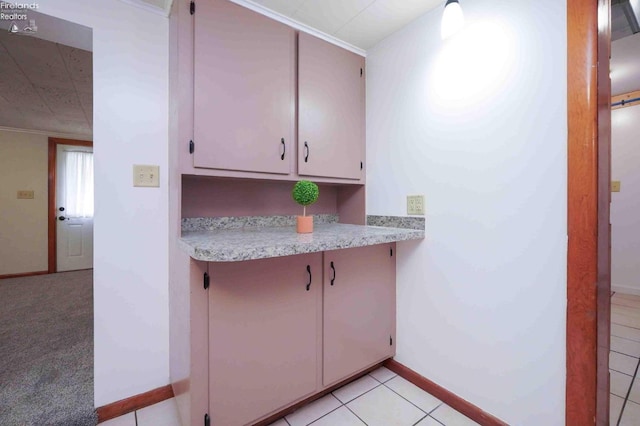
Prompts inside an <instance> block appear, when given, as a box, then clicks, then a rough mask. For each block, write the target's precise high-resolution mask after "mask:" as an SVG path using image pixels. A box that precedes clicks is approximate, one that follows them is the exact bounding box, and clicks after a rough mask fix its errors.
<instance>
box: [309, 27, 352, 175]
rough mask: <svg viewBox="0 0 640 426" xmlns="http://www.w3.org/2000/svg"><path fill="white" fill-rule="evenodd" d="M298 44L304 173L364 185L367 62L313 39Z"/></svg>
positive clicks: (343, 50)
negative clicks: (365, 68) (361, 181)
mask: <svg viewBox="0 0 640 426" xmlns="http://www.w3.org/2000/svg"><path fill="white" fill-rule="evenodd" d="M298 40H299V41H298V102H299V104H298V109H299V112H298V173H299V174H300V175H309V176H322V177H335V178H347V179H360V177H361V176H362V175H363V173H364V172H363V171H362V169H361V162H362V161H364V158H363V154H364V118H365V116H364V111H365V109H364V108H365V104H364V75H363V74H364V72H363V70H364V58H363V57H361V56H359V55H356V54H355V53H352V52H349V51H347V50H345V49H342V48H340V47H337V46H335V45H332V44H330V43H327V42H326V41H323V40H320V39H318V38H316V37H313V36H311V35H309V34H305V33H300V34H299V39H298Z"/></svg>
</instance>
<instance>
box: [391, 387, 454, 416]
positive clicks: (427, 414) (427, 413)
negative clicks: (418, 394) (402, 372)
mask: <svg viewBox="0 0 640 426" xmlns="http://www.w3.org/2000/svg"><path fill="white" fill-rule="evenodd" d="M405 380H406V379H405ZM409 383H411V382H409ZM411 384H413V383H411ZM382 386H384V387H385V388H387V389H389V390H390V391H391V392H393V393H395V394H396V395H398V396H399V397H400V398H402V399H404V400H405V401H407V402H408V403H409V404H411V405H413V406H414V407H416V408H417V409H418V410H420V411H422V412H423V413H425V414H426V416H425V417H427V416H429V413H433V412H434V411H435V410H436V409H437V408H438V407H440V405H442V401H440V400H439V399H438V398H436V397H435V396H433V395H431V394H430V393H429V392H425V391H423V392H424V393H426V394H427V395H430V396H432V397H434V398H436V399H438V401H440V403H439V404H438V405H436V408H434V409H433V410H431V411H429V412H427V411H424V410H423V409H422V408H420V407H418V406H417V405H416V404H414V403H413V402H411V401H409V400H408V399H407V398H405V397H404V396H402V395H400V394H399V393H398V392H396V391H395V390H393V389H391V388H390V387H389V386H387V385H385V384H383V385H382ZM414 386H415V385H414ZM416 387H417V386H416ZM418 389H420V388H418ZM420 390H422V389H420ZM423 418H424V417H423Z"/></svg>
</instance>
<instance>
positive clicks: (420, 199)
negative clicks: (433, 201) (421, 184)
mask: <svg viewBox="0 0 640 426" xmlns="http://www.w3.org/2000/svg"><path fill="white" fill-rule="evenodd" d="M407 214H413V215H421V216H424V195H407Z"/></svg>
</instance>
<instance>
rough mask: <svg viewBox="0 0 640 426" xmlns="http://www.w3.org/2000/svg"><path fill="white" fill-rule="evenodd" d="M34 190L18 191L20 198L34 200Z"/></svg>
mask: <svg viewBox="0 0 640 426" xmlns="http://www.w3.org/2000/svg"><path fill="white" fill-rule="evenodd" d="M33 197H34V193H33V191H30V190H26V189H21V190H19V191H18V200H33Z"/></svg>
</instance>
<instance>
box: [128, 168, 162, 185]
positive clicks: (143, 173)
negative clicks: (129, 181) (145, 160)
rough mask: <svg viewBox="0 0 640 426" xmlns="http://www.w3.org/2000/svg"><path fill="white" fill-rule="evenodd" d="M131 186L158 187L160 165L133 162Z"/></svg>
mask: <svg viewBox="0 0 640 426" xmlns="http://www.w3.org/2000/svg"><path fill="white" fill-rule="evenodd" d="M133 186H143V187H159V186H160V167H159V166H146V165H140V164H134V165H133Z"/></svg>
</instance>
